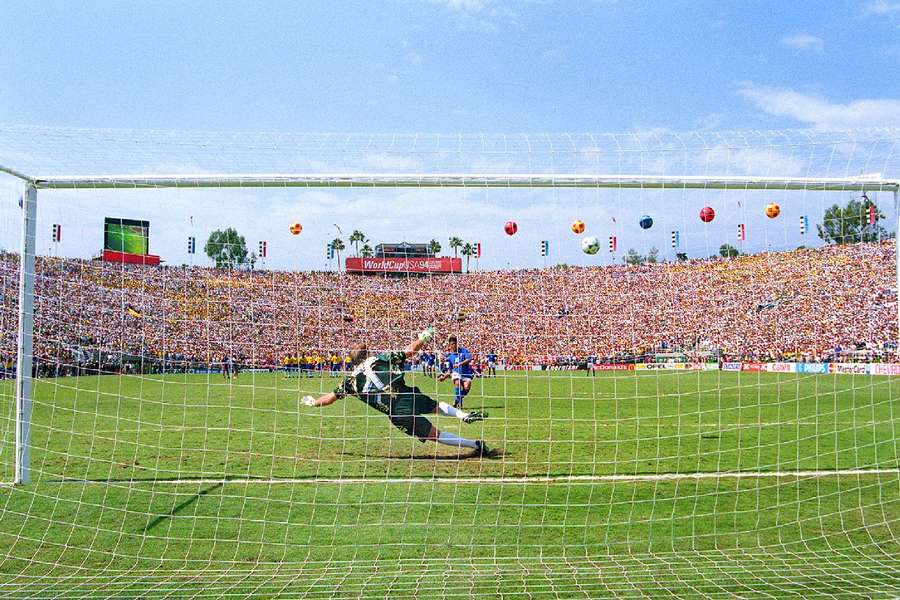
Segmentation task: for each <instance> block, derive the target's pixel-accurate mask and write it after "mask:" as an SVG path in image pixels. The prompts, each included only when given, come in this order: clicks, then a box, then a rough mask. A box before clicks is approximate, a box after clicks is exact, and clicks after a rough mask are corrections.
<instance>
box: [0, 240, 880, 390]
mask: <svg viewBox="0 0 900 600" xmlns="http://www.w3.org/2000/svg"><path fill="white" fill-rule="evenodd" d="M893 261H894V244H893V241H890V242H883V243H869V244H857V245H833V246H825V247H821V248H815V249H798V250H795V251H791V252H779V253H763V254H757V255H751V256H743V257H739V258H736V259H704V260H691V261H686V262H675V263H671V262H670V263H659V264H648V265H641V266H614V267H596V268H576V267H556V268H545V269H531V270H520V271H485V272H477V273H469V274H462V275H456V276H450V277H446V276H445V277H429V278H406V279H404V278H400V279H397V278H391V279H387V278H383V277H381V278H379V277H358V276H353V275H347V274H338V273H333V272H279V271H252V272H251V271H221V270H215V269H210V268H201V267H150V266H135V265H121V264H110V263H103V262H97V261H84V260H73V259H60V258H47V257H41V258H39V259H38V262H37V270H38V277H37V288H36V290H37V292H36V296H37V304H36V310H37V314H36V321H35V323H36V325H35V357H36V362H37V364H38V368H39V369H41V368H47V367H48V366H52V367H53V368H54V369H56V372H57V373H59V372H60V371H59V370H60V369H63V371H62V373H65V372H66V370H67V369H71V368H75V367H78V366H79V365H82V366H83V365H87V364H93V365H94V367H97V366H100V367H102V369H103V370H113V371H114V370H117V369H119V368H129V367H126V366H123V363H129V362H130V363H132V366H131V367H130V368H135V367H134V365H135V364H142V365H146V364H149V363H150V362H153V361H157V362H168V363H171V364H172V365H174V364H189V365H202V364H209V363H212V362H215V361H218V360H220V357H222V356H237V357H240V360H241V361H242V362H243V363H244V364H246V365H249V366H256V367H274V366H277V365H279V364H280V363H281V361H282V359H283V357H284V356H288V355H294V354H297V353H304V352H323V353H329V352H332V351H334V350H342V349H346V348H347V347H349V345H350V344H352V343H353V342H354V341H356V340H367V341H368V342H369V344H370V345H371V346H373V347H379V348H390V347H398V346H399V345H400V344H402V343H403V342H404V340H407V339H408V338H409V337H410V334H411V332H415V331H418V330H419V329H421V328H422V327H424V326H425V325H427V324H430V323H434V324H436V325H437V326H438V328H439V330H441V331H443V332H450V331H458V332H459V333H460V334H461V335H462V336H464V339H465V342H466V344H467V345H468V346H469V347H470V348H473V349H475V350H476V351H478V352H481V353H486V352H488V351H489V350H495V351H496V352H498V353H499V354H500V356H501V357H503V358H504V360H505V361H506V362H507V363H509V364H552V363H554V362H556V361H559V360H571V359H577V358H584V357H588V356H593V357H598V360H600V359H602V360H613V359H615V358H616V357H621V356H628V355H635V354H639V353H641V352H647V351H649V350H650V349H655V350H657V351H660V350H665V349H678V350H680V351H684V352H686V353H689V354H690V353H700V352H705V353H709V352H716V353H717V354H718V355H719V356H721V357H724V358H725V359H728V358H729V357H733V358H735V359H738V360H740V359H751V360H775V359H778V360H785V359H786V360H792V359H796V360H803V359H812V360H828V358H829V357H830V356H832V355H833V354H834V353H835V351H836V350H837V351H838V352H846V351H848V350H851V351H854V352H866V353H868V355H869V356H868V358H869V359H874V360H878V359H879V357H880V356H882V355H887V354H888V353H891V354H892V353H893V352H894V349H895V348H896V345H895V340H896V339H897V320H896V318H895V315H896V311H897V305H896V302H897V297H896V289H895V287H894V271H893ZM0 277H2V279H3V285H2V286H0V287H2V289H3V290H4V296H3V297H2V299H0V300H2V302H0V327H2V330H3V336H2V339H0V358H2V360H0V362H2V363H4V364H7V363H9V362H10V360H11V357H13V356H14V355H15V330H16V302H17V278H18V259H17V256H16V255H13V254H3V255H0ZM163 359H165V360H163ZM41 365H43V367H42V366H41ZM138 368H143V367H138Z"/></svg>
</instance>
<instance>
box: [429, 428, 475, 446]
mask: <svg viewBox="0 0 900 600" xmlns="http://www.w3.org/2000/svg"><path fill="white" fill-rule="evenodd" d="M435 441H436V442H437V443H438V444H446V445H447V446H456V447H457V448H460V447H462V448H472V449H473V450H474V449H476V448H478V442H476V441H475V440H470V439H466V438H464V437H459V436H458V435H456V434H455V433H450V432H448V431H441V432H440V433H438V437H437V440H435Z"/></svg>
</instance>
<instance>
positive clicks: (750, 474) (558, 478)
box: [43, 468, 900, 485]
mask: <svg viewBox="0 0 900 600" xmlns="http://www.w3.org/2000/svg"><path fill="white" fill-rule="evenodd" d="M854 475H900V468H893V469H835V470H830V471H827V470H826V471H728V472H724V473H713V472H708V471H706V472H699V473H640V474H636V475H553V476H546V477H545V476H533V477H528V476H524V477H453V478H450V477H432V478H425V477H385V478H376V477H368V478H366V477H347V478H342V479H335V478H306V479H302V478H284V479H254V478H241V479H212V478H210V479H131V480H124V481H121V480H120V481H110V480H105V479H58V480H53V481H45V482H43V483H83V484H88V483H101V484H115V485H146V484H153V485H157V484H162V485H189V484H197V485H213V484H223V485H224V484H235V483H237V484H262V485H284V484H289V485H299V484H312V485H319V484H335V485H343V484H352V485H358V484H365V483H370V484H385V483H389V484H406V483H409V484H439V485H448V484H457V483H463V484H507V483H509V484H512V483H523V484H548V483H585V484H589V483H609V482H619V481H624V482H642V481H692V480H703V479H743V478H748V479H775V478H785V477H799V478H821V477H836V476H854Z"/></svg>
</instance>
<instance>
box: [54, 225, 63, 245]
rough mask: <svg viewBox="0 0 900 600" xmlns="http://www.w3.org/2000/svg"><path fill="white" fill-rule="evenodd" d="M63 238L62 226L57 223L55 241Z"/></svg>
mask: <svg viewBox="0 0 900 600" xmlns="http://www.w3.org/2000/svg"><path fill="white" fill-rule="evenodd" d="M60 240H62V226H61V225H58V224H56V223H54V224H53V241H54V242H59V241H60Z"/></svg>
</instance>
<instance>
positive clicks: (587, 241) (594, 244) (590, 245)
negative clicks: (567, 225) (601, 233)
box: [581, 235, 600, 254]
mask: <svg viewBox="0 0 900 600" xmlns="http://www.w3.org/2000/svg"><path fill="white" fill-rule="evenodd" d="M581 251H582V252H584V253H585V254H597V253H598V252H600V240H598V239H597V238H595V237H594V236H592V235H589V236H587V237H586V238H584V239H582V240H581Z"/></svg>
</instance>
